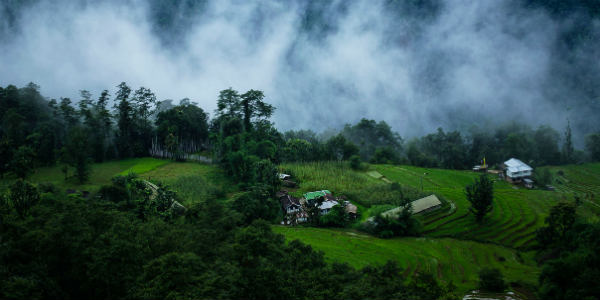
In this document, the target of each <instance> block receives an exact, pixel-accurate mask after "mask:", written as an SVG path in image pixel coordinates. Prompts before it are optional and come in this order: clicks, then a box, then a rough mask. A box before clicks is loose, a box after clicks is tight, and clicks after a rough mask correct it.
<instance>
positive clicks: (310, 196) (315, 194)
mask: <svg viewBox="0 0 600 300" xmlns="http://www.w3.org/2000/svg"><path fill="white" fill-rule="evenodd" d="M327 194H331V192H330V191H328V190H322V191H316V192H308V193H306V194H304V199H306V200H313V199H316V198H319V197H325V195H327Z"/></svg>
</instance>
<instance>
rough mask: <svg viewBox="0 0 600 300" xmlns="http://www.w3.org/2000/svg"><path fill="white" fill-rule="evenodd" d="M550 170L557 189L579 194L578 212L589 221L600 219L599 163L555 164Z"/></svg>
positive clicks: (566, 192)
mask: <svg viewBox="0 0 600 300" xmlns="http://www.w3.org/2000/svg"><path fill="white" fill-rule="evenodd" d="M550 172H551V173H552V174H553V176H554V182H553V183H552V184H553V186H554V187H555V188H556V190H557V191H560V192H563V193H565V194H570V195H577V196H579V198H580V199H581V201H582V208H581V209H580V210H579V211H580V213H581V214H582V215H584V216H585V217H587V218H588V219H590V220H591V221H600V218H599V217H598V216H600V163H593V164H584V165H567V166H555V167H550Z"/></svg>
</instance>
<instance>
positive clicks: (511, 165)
mask: <svg viewBox="0 0 600 300" xmlns="http://www.w3.org/2000/svg"><path fill="white" fill-rule="evenodd" d="M504 165H505V166H506V168H507V169H508V170H509V171H510V172H511V173H516V172H524V171H532V170H533V168H532V167H530V166H528V165H527V164H526V163H524V162H522V161H520V160H518V159H516V158H511V159H509V160H507V161H505V162H504Z"/></svg>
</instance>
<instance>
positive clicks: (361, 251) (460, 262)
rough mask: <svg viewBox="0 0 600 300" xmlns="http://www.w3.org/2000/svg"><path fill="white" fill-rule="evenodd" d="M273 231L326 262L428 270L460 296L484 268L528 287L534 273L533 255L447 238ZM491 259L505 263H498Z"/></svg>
mask: <svg viewBox="0 0 600 300" xmlns="http://www.w3.org/2000/svg"><path fill="white" fill-rule="evenodd" d="M273 230H274V231H275V232H278V233H281V234H283V235H285V237H286V239H287V240H290V241H291V240H295V239H299V240H300V241H302V242H304V243H307V244H309V245H311V246H312V247H313V248H315V249H316V250H320V251H323V252H324V253H325V258H326V259H327V260H330V261H337V262H346V263H348V264H350V265H352V266H354V267H357V268H360V267H364V266H367V265H382V264H384V263H385V262H386V261H387V260H394V261H397V262H398V264H399V265H400V266H401V267H402V268H404V269H405V270H410V269H412V270H413V271H414V270H415V269H416V268H419V269H420V270H421V271H423V270H429V271H430V272H431V273H432V274H434V275H435V276H436V277H437V278H438V280H440V281H444V282H449V281H452V282H453V284H455V285H456V286H457V287H458V289H459V290H460V291H461V292H466V291H468V290H469V289H472V288H473V287H475V286H477V284H478V282H479V277H478V272H479V271H480V270H481V269H482V268H483V267H486V266H489V267H494V268H498V269H499V270H501V271H502V274H504V277H505V279H506V280H507V281H508V282H513V281H519V280H522V281H524V282H528V283H531V284H534V283H535V282H536V280H537V275H538V273H539V269H538V268H537V267H536V265H535V262H534V261H533V253H531V252H526V253H521V254H519V253H520V252H518V251H516V250H513V249H509V248H505V247H502V246H497V245H492V244H483V243H478V242H473V241H462V240H456V239H449V238H439V239H437V238H433V239H432V238H393V239H379V238H376V237H373V236H370V235H366V234H362V233H359V232H356V231H354V230H349V229H325V228H307V227H284V226H273ZM519 256H520V257H521V258H519ZM496 257H503V258H505V259H504V261H499V260H498V259H496ZM484 261H485V262H486V263H485V264H482V263H481V262H484ZM415 266H417V267H415ZM438 270H439V271H438ZM409 272H410V271H409Z"/></svg>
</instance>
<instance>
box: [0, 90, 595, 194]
mask: <svg viewBox="0 0 600 300" xmlns="http://www.w3.org/2000/svg"><path fill="white" fill-rule="evenodd" d="M264 97H265V96H264V94H263V92H261V91H257V90H250V91H247V92H245V93H239V92H237V91H235V90H233V89H231V88H229V89H227V90H223V91H221V92H220V94H219V96H218V99H217V107H218V108H217V110H216V112H215V115H214V117H213V118H209V114H208V113H207V112H205V111H204V110H203V109H202V108H200V107H198V106H197V105H196V103H194V102H192V101H190V100H189V99H187V98H186V99H182V100H181V101H180V103H179V104H178V105H173V104H172V100H164V101H157V99H156V96H155V94H154V93H153V92H152V91H151V90H150V89H148V88H145V87H140V88H138V89H137V90H133V89H132V88H131V87H129V86H128V85H127V84H126V83H124V82H123V83H121V84H119V85H118V86H117V87H116V91H115V92H114V96H111V94H110V92H109V91H108V90H104V91H102V92H101V93H100V95H99V96H98V97H97V98H94V97H93V96H92V94H91V93H90V92H88V91H85V90H83V91H81V92H80V97H79V99H77V100H76V101H73V100H71V99H70V98H60V99H59V100H56V99H49V100H48V99H46V98H45V97H43V96H42V95H41V94H40V92H39V86H37V85H35V84H33V83H30V84H28V85H27V86H25V87H23V88H17V87H15V86H14V85H8V86H6V87H0V124H1V125H2V127H1V128H0V176H3V175H4V174H6V173H9V172H11V173H13V174H15V175H16V176H17V177H21V178H24V177H26V176H27V175H28V174H29V173H30V172H31V170H33V168H35V167H39V166H47V165H54V164H57V163H58V164H61V165H63V170H64V172H65V176H66V177H75V178H76V179H78V180H79V181H82V182H83V181H85V180H86V179H87V178H88V176H89V163H90V162H102V161H106V160H111V159H122V158H129V157H142V156H148V155H150V154H151V152H152V154H155V153H159V152H160V153H162V154H163V156H166V157H169V158H172V159H179V158H183V157H184V156H183V154H189V153H197V152H201V151H208V153H209V155H213V156H214V157H215V158H216V160H218V161H219V162H221V163H223V164H229V165H230V166H231V167H232V168H233V166H235V167H236V168H238V169H237V170H234V169H231V171H232V172H231V173H232V174H236V175H235V176H238V178H237V179H248V175H247V172H246V171H247V169H248V165H249V164H251V163H252V161H253V160H256V159H258V160H269V161H271V162H272V163H274V164H278V163H281V162H307V161H323V160H351V159H352V160H355V161H364V162H371V163H403V164H412V165H416V166H424V167H440V168H448V169H469V168H471V167H472V166H473V165H474V164H477V163H480V161H481V160H482V159H483V158H484V157H485V158H486V160H487V161H488V162H490V163H492V164H500V163H501V162H503V161H504V160H505V159H508V158H510V157H517V158H519V159H521V160H523V161H524V162H526V163H528V164H531V165H533V166H542V165H557V164H566V163H577V162H583V161H598V160H600V132H596V133H591V134H589V135H587V136H586V139H585V151H582V150H577V149H575V148H574V146H573V141H572V133H571V128H570V126H567V127H566V128H565V130H564V133H562V134H561V133H559V132H557V131H556V130H555V129H553V128H551V127H549V126H540V127H538V128H536V129H533V128H531V127H529V126H527V125H523V124H518V123H510V124H507V125H504V126H499V127H497V128H495V129H492V130H483V129H478V128H476V127H474V128H472V129H470V130H469V131H468V132H467V133H461V132H459V131H449V132H447V131H444V130H443V129H442V128H439V129H438V130H437V132H435V133H431V134H428V135H425V136H423V137H420V138H412V139H409V140H403V139H402V137H400V135H399V134H398V133H397V132H394V131H393V130H392V129H391V127H390V126H389V125H388V124H387V123H386V122H385V121H379V122H376V121H374V120H368V119H362V120H360V121H359V122H358V123H356V124H354V125H352V124H347V125H345V126H344V128H342V129H341V130H340V131H339V132H336V131H325V132H323V133H321V134H317V133H315V132H313V131H311V130H297V131H294V130H291V131H287V132H280V131H278V130H277V129H276V128H275V127H274V126H273V123H272V122H271V121H270V120H269V118H270V117H271V116H272V114H273V112H274V111H275V107H273V106H272V105H270V104H268V103H266V102H265V101H264ZM111 104H112V105H111ZM70 172H72V173H70Z"/></svg>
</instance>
